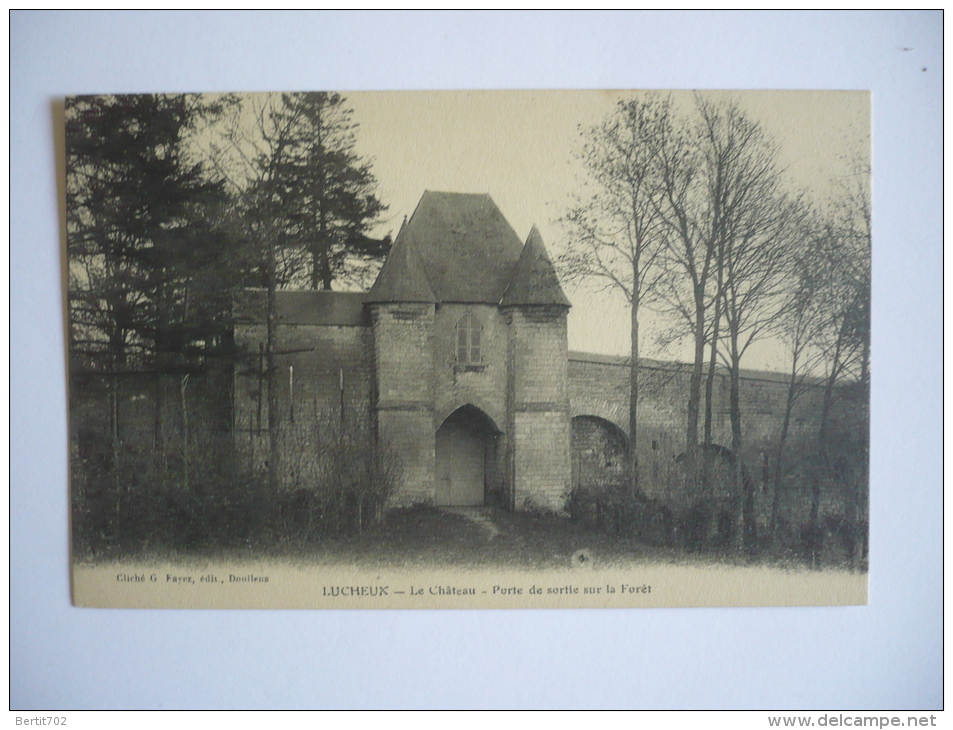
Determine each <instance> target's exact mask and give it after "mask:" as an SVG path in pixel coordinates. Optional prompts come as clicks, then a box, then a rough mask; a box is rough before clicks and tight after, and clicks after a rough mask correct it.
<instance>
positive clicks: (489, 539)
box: [74, 506, 804, 570]
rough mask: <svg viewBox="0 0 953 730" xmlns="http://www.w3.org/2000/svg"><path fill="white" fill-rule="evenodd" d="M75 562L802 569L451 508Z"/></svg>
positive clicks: (532, 517)
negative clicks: (341, 529) (277, 537)
mask: <svg viewBox="0 0 953 730" xmlns="http://www.w3.org/2000/svg"><path fill="white" fill-rule="evenodd" d="M74 557H75V558H76V559H77V560H78V561H79V562H92V563H98V562H101V561H108V560H111V559H116V558H119V559H127V558H133V559H136V560H147V561H158V562H161V561H169V560H171V561H177V560H182V559H186V560H190V559H198V560H225V561H227V560H237V561H246V560H255V559H278V560H282V561H283V560H289V561H291V562H294V563H311V564H329V565H331V564H339V565H340V564H344V565H354V566H357V567H363V568H371V567H380V568H400V567H412V568H415V569H416V568H441V567H446V568H522V569H531V570H546V569H552V568H568V567H574V566H579V565H580V564H582V563H585V562H589V563H590V564H592V565H594V566H595V565H599V566H609V565H613V564H622V563H626V564H632V563H654V564H691V565H751V564H757V565H773V566H775V567H779V568H803V567H804V563H803V562H802V561H797V560H794V559H792V558H789V557H787V556H784V555H775V556H770V555H765V556H761V557H758V558H751V557H748V556H744V555H737V554H733V553H698V552H690V551H688V550H686V549H684V548H679V547H660V546H653V545H649V544H646V543H645V542H642V541H641V540H639V539H638V538H636V537H631V536H626V535H613V534H609V533H607V532H605V531H599V530H595V529H593V528H592V527H587V526H584V525H581V524H575V523H573V522H571V521H570V520H569V519H568V518H565V517H560V516H557V515H552V514H526V513H514V512H505V511H501V510H491V509H476V508H471V509H457V510H448V509H441V508H438V507H427V506H417V507H410V508H402V509H395V510H391V511H389V512H387V513H385V514H384V516H383V519H382V520H381V522H379V523H377V524H375V525H372V526H371V527H369V528H365V529H364V530H363V531H362V532H358V533H351V534H341V535H336V536H329V535H320V536H317V537H315V538H314V539H311V540H304V539H297V540H284V541H276V542H267V541H264V540H262V541H258V542H256V543H250V544H248V545H246V546H244V547H229V548H224V549H216V548H214V547H205V548H200V549H195V550H188V551H184V550H176V549H168V548H164V547H162V546H152V547H150V548H149V549H148V550H145V551H141V552H138V553H136V554H129V553H125V554H116V553H112V554H102V555H99V556H96V557H95V558H89V557H87V556H80V555H76V556H74Z"/></svg>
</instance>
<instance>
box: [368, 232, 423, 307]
mask: <svg viewBox="0 0 953 730" xmlns="http://www.w3.org/2000/svg"><path fill="white" fill-rule="evenodd" d="M366 301H368V302H426V303H433V302H436V301H437V300H436V298H435V297H434V293H433V289H432V288H431V286H430V283H429V282H428V281H427V275H426V274H425V273H424V269H423V265H422V264H421V262H420V257H419V256H418V255H417V252H416V246H415V245H414V236H413V234H412V233H410V232H408V231H407V230H406V226H402V227H401V229H400V234H398V236H397V240H396V241H395V242H394V246H393V247H392V248H391V251H390V255H389V256H388V257H387V261H385V262H384V266H383V267H381V271H380V273H379V274H378V275H377V279H376V280H375V281H374V286H372V287H371V290H370V292H368V295H367V299H366Z"/></svg>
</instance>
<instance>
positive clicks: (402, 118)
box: [345, 91, 870, 370]
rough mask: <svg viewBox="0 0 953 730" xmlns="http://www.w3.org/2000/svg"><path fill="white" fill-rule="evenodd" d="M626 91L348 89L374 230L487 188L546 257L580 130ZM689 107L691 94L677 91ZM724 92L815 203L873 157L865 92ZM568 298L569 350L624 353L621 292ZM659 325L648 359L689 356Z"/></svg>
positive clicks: (556, 248)
mask: <svg viewBox="0 0 953 730" xmlns="http://www.w3.org/2000/svg"><path fill="white" fill-rule="evenodd" d="M634 93H638V92H622V91H516V92H514V91H439V92H374V93H345V96H346V98H347V103H348V105H349V106H350V107H351V108H352V109H353V110H354V121H355V122H357V123H358V124H359V125H360V126H359V128H358V130H357V140H358V141H357V151H358V153H359V154H361V155H362V156H364V157H365V158H366V159H368V160H370V161H372V163H373V170H374V174H375V175H376V176H377V179H378V181H379V183H380V186H379V195H380V197H381V199H382V200H383V201H384V202H385V203H386V204H387V205H388V206H389V209H388V211H387V212H386V214H385V216H384V219H383V220H382V222H381V224H380V225H379V226H378V228H377V232H378V233H379V234H383V233H387V232H391V233H393V234H396V232H397V230H398V229H399V228H400V223H401V220H402V219H403V217H404V216H408V217H409V216H410V215H411V214H412V213H413V211H414V208H415V207H416V205H417V202H418V201H419V199H420V196H421V195H422V194H423V192H424V191H425V190H441V191H450V192H466V193H489V194H490V196H491V197H492V198H493V200H494V201H495V202H496V204H497V205H498V206H499V208H500V210H502V212H503V214H504V216H505V217H506V218H507V220H508V221H509V222H510V224H511V225H512V226H513V228H514V229H515V230H516V233H517V234H518V235H519V236H520V238H521V239H523V240H525V238H526V236H527V235H528V233H529V230H530V228H531V227H532V226H533V225H534V224H535V225H536V226H538V227H539V229H540V232H541V233H542V236H543V240H544V241H545V242H546V245H547V248H548V249H549V252H550V255H551V256H552V257H553V258H555V257H556V256H557V255H558V254H559V253H560V251H562V250H563V248H564V247H565V245H566V233H565V231H564V230H563V228H562V227H561V226H560V224H559V223H558V219H559V217H560V216H561V215H563V214H564V212H565V211H566V209H567V207H568V205H569V203H570V201H571V199H572V196H573V194H574V192H576V191H577V190H578V189H579V187H580V181H581V179H582V177H584V175H585V171H584V170H583V169H582V167H581V165H580V163H579V162H578V161H577V159H576V156H577V153H578V150H579V149H580V146H581V143H582V136H581V131H584V130H585V129H586V128H588V127H591V126H592V125H594V124H598V123H599V122H600V121H601V120H602V119H604V118H605V117H606V116H607V115H609V114H611V112H612V110H613V107H614V105H615V104H616V102H617V101H618V100H619V99H620V98H623V97H626V96H632V95H633V94H634ZM673 94H674V101H675V103H676V104H677V105H679V106H681V107H683V108H685V109H689V108H690V107H691V105H692V104H693V97H692V94H691V92H673ZM706 94H708V95H711V96H713V97H718V98H725V99H728V98H731V99H733V100H736V101H738V102H739V103H740V104H741V105H742V107H743V108H744V109H745V110H746V111H747V112H748V113H749V114H750V115H751V117H752V118H754V119H756V120H758V121H759V122H760V123H761V124H762V126H763V128H764V129H765V131H766V132H767V133H768V134H769V135H771V136H772V137H774V138H775V140H776V141H777V142H778V145H779V148H780V151H779V156H780V163H781V166H782V167H784V168H785V169H786V172H787V175H788V176H789V178H790V180H791V185H792V188H794V189H798V190H804V191H806V192H807V194H808V195H809V196H810V197H813V198H815V199H816V200H818V201H821V202H822V201H823V200H824V199H825V198H827V197H829V196H830V192H831V180H832V179H835V178H838V177H843V176H846V175H848V174H849V173H850V168H849V164H850V163H849V160H850V159H851V158H852V157H854V156H856V155H858V154H859V155H867V156H868V159H869V148H868V145H869V128H870V123H869V96H868V95H867V94H866V93H865V92H838V91H828V92H810V91H772V92H765V91H760V92H706ZM565 288H566V290H567V295H568V296H569V298H570V300H571V301H572V302H573V308H572V310H571V311H570V315H569V346H570V349H573V350H584V351H589V352H598V353H604V354H615V355H624V354H627V353H628V351H629V324H628V313H627V308H626V306H625V304H624V302H623V301H622V300H621V298H620V297H618V296H607V295H605V294H601V293H595V292H594V291H593V290H591V289H588V290H587V289H586V288H583V287H571V286H566V287H565ZM663 325H664V322H663V321H661V320H659V319H658V318H657V317H655V316H654V315H653V314H652V313H651V312H646V316H645V319H644V329H643V333H644V334H643V336H642V337H641V338H640V339H641V342H640V344H641V349H642V353H643V355H644V356H645V357H655V358H659V359H676V360H684V361H689V360H690V359H691V356H692V353H691V345H690V343H688V342H685V343H682V344H681V345H678V344H676V345H674V346H670V347H669V348H668V349H662V348H660V346H659V345H658V344H657V343H656V342H655V337H656V335H657V334H658V332H659V331H660V329H662V328H663ZM746 360H747V362H745V366H746V367H749V368H755V369H768V370H781V369H783V368H784V366H785V357H784V355H783V352H781V351H780V349H779V347H778V345H777V343H771V342H768V343H764V344H762V345H761V346H758V345H754V346H753V347H752V350H751V352H750V353H749V354H748V355H747V356H746Z"/></svg>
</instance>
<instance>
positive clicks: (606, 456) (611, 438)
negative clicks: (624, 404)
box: [571, 416, 629, 490]
mask: <svg viewBox="0 0 953 730" xmlns="http://www.w3.org/2000/svg"><path fill="white" fill-rule="evenodd" d="M571 448H572V485H573V487H574V488H581V489H584V490H601V489H607V488H611V487H614V486H621V485H622V484H623V482H624V480H625V469H626V461H627V460H626V456H627V455H628V453H629V439H628V437H627V436H626V434H625V431H623V430H622V429H621V428H619V426H617V425H616V424H614V423H612V421H607V420H606V419H604V418H600V417H598V416H575V417H574V418H573V419H572V447H571Z"/></svg>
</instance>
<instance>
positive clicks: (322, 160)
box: [275, 92, 390, 289]
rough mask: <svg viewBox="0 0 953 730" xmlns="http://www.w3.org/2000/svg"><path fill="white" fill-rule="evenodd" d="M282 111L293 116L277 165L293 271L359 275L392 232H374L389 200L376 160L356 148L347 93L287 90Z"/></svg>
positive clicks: (312, 281)
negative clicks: (378, 235) (384, 198)
mask: <svg viewBox="0 0 953 730" xmlns="http://www.w3.org/2000/svg"><path fill="white" fill-rule="evenodd" d="M281 101H282V103H281V107H280V110H279V111H278V112H277V113H278V114H279V115H280V116H282V117H284V118H285V119H293V120H294V122H295V123H294V133H293V137H292V139H291V141H290V142H291V143H290V146H289V149H288V150H287V154H286V155H285V156H284V158H283V159H282V161H281V163H280V165H279V166H278V167H277V169H276V170H275V183H276V185H275V192H276V196H277V198H278V201H277V202H278V215H280V216H281V217H282V219H283V235H282V240H281V242H280V248H281V249H282V252H283V254H284V261H285V262H286V269H287V268H289V267H290V268H292V269H293V271H292V272H287V271H286V272H285V276H286V277H288V278H290V279H292V280H293V279H298V280H303V279H304V278H305V277H306V278H307V280H308V284H309V286H310V287H311V288H313V289H330V288H331V285H332V283H333V282H334V281H338V280H341V279H346V278H348V277H351V278H353V277H354V276H355V275H359V274H360V272H361V271H362V269H363V267H364V266H365V265H366V264H368V263H371V262H374V261H379V260H381V259H382V258H383V257H384V256H385V255H386V254H387V251H388V250H389V248H390V239H389V238H385V239H383V240H380V239H374V238H371V237H369V236H368V235H367V231H368V229H369V227H370V226H371V225H372V224H373V223H374V221H375V220H376V219H377V217H378V216H379V215H380V213H382V212H383V211H384V210H386V207H385V206H384V205H383V204H382V203H381V202H380V200H378V198H377V197H376V195H375V189H376V186H377V180H376V179H375V177H374V175H373V174H372V172H371V167H370V164H369V163H368V162H366V161H364V160H362V159H361V158H360V157H359V156H358V155H357V153H356V152H355V149H354V148H355V142H356V138H355V130H356V128H357V125H356V124H354V123H353V122H352V111H351V110H350V109H348V108H347V107H346V106H345V99H344V97H342V96H341V95H340V94H336V93H330V92H309V93H295V94H283V95H282V97H281Z"/></svg>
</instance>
